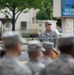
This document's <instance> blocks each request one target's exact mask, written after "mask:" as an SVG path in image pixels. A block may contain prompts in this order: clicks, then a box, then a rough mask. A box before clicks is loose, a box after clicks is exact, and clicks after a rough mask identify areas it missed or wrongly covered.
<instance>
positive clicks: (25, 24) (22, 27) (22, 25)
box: [21, 21, 27, 29]
mask: <svg viewBox="0 0 74 75" xmlns="http://www.w3.org/2000/svg"><path fill="white" fill-rule="evenodd" d="M26 27H27V22H26V21H22V22H21V29H26Z"/></svg>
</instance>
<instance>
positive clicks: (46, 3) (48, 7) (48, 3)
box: [43, 0, 53, 19]
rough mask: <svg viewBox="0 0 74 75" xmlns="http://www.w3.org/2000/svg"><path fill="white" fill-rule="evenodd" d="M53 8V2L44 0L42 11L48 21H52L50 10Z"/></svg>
mask: <svg viewBox="0 0 74 75" xmlns="http://www.w3.org/2000/svg"><path fill="white" fill-rule="evenodd" d="M52 8H53V0H44V2H43V10H45V11H46V13H47V15H48V17H49V19H53V18H52V10H53V9H52Z"/></svg>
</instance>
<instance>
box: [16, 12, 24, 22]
mask: <svg viewBox="0 0 74 75" xmlns="http://www.w3.org/2000/svg"><path fill="white" fill-rule="evenodd" d="M22 12H23V11H21V12H19V13H18V15H17V17H16V18H15V22H16V21H17V19H18V17H19V15H20V14H21V13H22Z"/></svg>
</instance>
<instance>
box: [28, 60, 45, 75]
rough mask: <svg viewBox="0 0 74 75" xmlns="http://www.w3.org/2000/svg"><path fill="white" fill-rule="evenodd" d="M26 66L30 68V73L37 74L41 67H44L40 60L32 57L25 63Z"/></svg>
mask: <svg viewBox="0 0 74 75" xmlns="http://www.w3.org/2000/svg"><path fill="white" fill-rule="evenodd" d="M27 66H28V67H29V68H30V69H31V71H32V75H38V73H39V72H40V71H41V69H43V68H44V67H45V66H44V65H43V64H42V63H41V62H40V61H38V60H32V59H31V60H30V61H29V62H28V63H27Z"/></svg>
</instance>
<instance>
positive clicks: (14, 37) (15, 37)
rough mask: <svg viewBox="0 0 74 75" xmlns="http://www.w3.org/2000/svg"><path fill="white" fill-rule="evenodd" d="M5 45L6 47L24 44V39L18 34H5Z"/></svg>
mask: <svg viewBox="0 0 74 75" xmlns="http://www.w3.org/2000/svg"><path fill="white" fill-rule="evenodd" d="M3 43H4V45H5V46H8V45H15V44H17V43H23V38H22V36H21V35H20V34H19V33H18V32H14V31H10V32H5V33H4V35H3Z"/></svg>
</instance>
